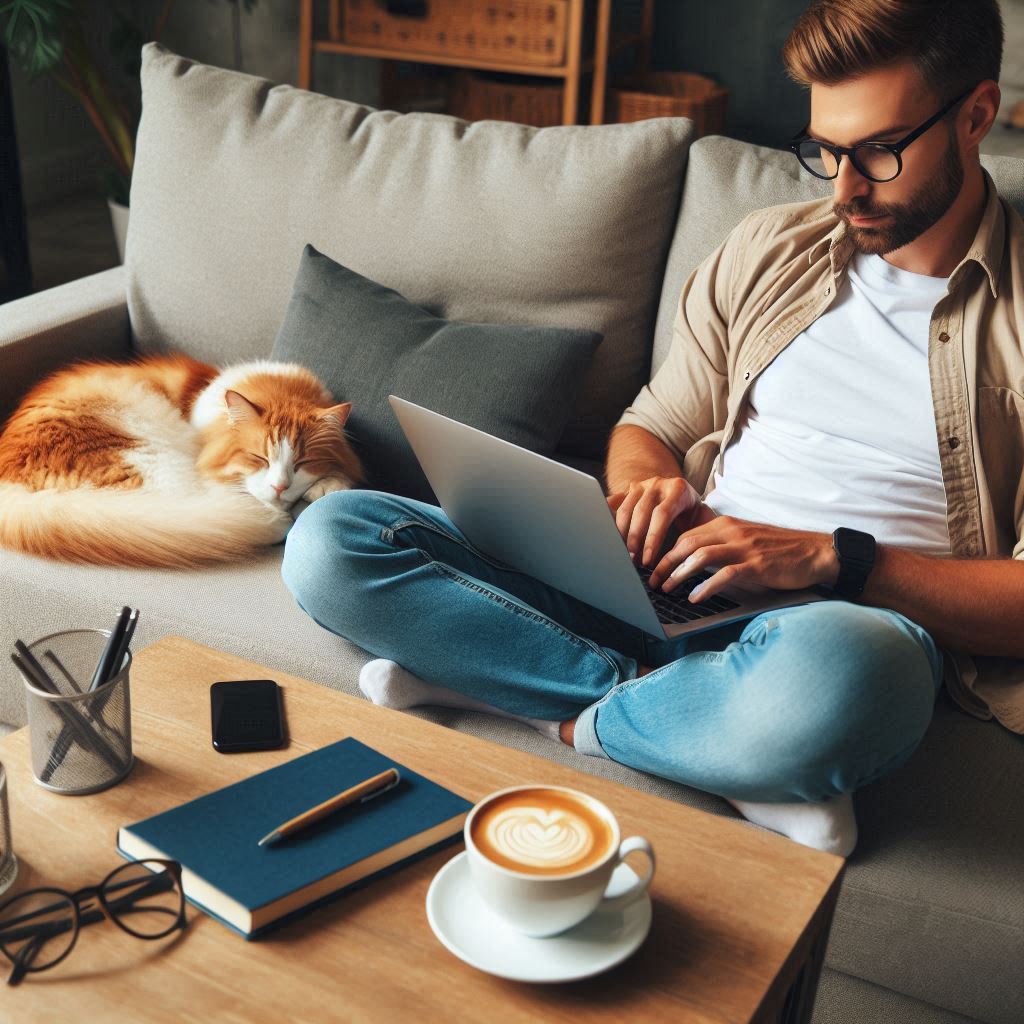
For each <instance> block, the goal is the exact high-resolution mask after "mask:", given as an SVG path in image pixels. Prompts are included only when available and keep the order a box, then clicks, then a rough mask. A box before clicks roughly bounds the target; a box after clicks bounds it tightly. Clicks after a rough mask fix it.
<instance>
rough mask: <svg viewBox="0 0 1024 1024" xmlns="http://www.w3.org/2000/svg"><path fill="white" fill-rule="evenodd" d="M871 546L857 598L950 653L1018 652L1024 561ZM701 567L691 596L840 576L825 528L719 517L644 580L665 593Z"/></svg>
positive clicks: (1023, 640)
mask: <svg viewBox="0 0 1024 1024" xmlns="http://www.w3.org/2000/svg"><path fill="white" fill-rule="evenodd" d="M875 550H876V554H875V565H874V568H873V569H872V571H871V574H870V576H868V580H867V584H866V585H865V587H864V592H863V594H861V597H860V600H861V602H863V603H864V604H871V605H876V606H878V607H881V608H891V609H893V611H897V612H900V613H901V614H903V615H906V616H907V618H909V619H913V621H914V622H916V623H918V625H920V626H923V627H924V628H925V629H927V630H928V632H929V633H930V634H931V635H932V637H933V638H934V640H935V642H936V643H937V644H939V645H940V646H942V647H946V648H948V649H949V650H952V651H964V652H966V653H969V654H982V655H985V654H988V655H996V656H1006V657H1013V658H1024V561H1021V560H1020V559H1012V558H1003V559H971V560H966V561H965V560H960V559H953V558H929V557H926V556H924V555H918V554H915V553H913V552H911V551H907V550H905V549H903V548H898V547H892V546H889V545H886V544H879V545H878V546H877V547H876V549H875ZM709 565H711V566H720V568H719V569H718V571H717V572H716V573H715V574H714V575H713V576H712V577H711V578H710V579H709V580H708V581H707V582H706V583H703V584H702V585H701V586H699V587H696V588H694V590H693V591H691V593H690V600H691V601H694V602H697V601H703V600H705V599H706V598H708V597H710V596H711V595H712V594H714V593H717V592H718V591H719V590H721V588H722V587H723V586H725V585H726V584H727V583H729V582H731V581H733V580H737V581H742V582H749V583H758V584H761V585H763V586H767V587H778V588H781V589H784V590H790V589H797V588H800V587H809V586H815V585H816V584H821V583H824V584H828V585H829V586H831V585H834V584H835V582H836V579H837V578H838V576H839V562H838V560H837V558H836V554H835V552H834V551H833V549H832V536H831V534H828V533H817V532H812V531H807V530H789V529H785V528H783V527H780V526H767V525H765V524H763V523H751V522H747V521H746V520H743V519H735V518H733V517H732V516H720V517H719V518H717V519H714V520H712V521H710V522H708V523H705V524H702V525H700V526H697V527H695V528H693V529H691V530H688V531H687V532H686V533H684V534H683V535H682V536H681V537H680V538H679V540H678V541H677V542H676V543H675V544H674V545H673V546H672V550H671V551H669V552H667V553H666V554H665V556H664V557H663V558H662V559H661V561H660V562H659V563H658V565H657V566H656V567H655V570H654V573H653V574H652V576H651V580H650V583H651V586H652V587H656V586H659V585H660V584H661V583H662V582H664V583H665V586H664V590H665V591H666V592H671V591H672V590H673V589H674V588H675V587H676V586H677V585H678V584H679V582H680V580H683V579H685V578H686V577H687V576H689V575H692V574H693V573H694V572H697V571H698V570H699V569H702V568H704V567H706V566H709Z"/></svg>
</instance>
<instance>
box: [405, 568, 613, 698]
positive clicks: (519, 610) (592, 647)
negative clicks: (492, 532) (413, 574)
mask: <svg viewBox="0 0 1024 1024" xmlns="http://www.w3.org/2000/svg"><path fill="white" fill-rule="evenodd" d="M424 558H427V556H426V555H424ZM427 564H428V565H429V566H430V567H431V568H433V569H434V571H435V572H436V573H438V574H439V575H441V576H446V577H448V579H450V580H453V581H454V582H456V583H459V584H461V585H462V586H464V587H466V588H467V589H469V590H474V591H476V592H477V593H478V594H481V595H483V596H484V597H487V598H489V599H490V600H492V601H494V602H496V603H497V604H500V605H502V606H503V607H504V608H507V609H509V610H510V611H512V612H515V613H516V614H518V615H522V616H523V617H524V618H527V619H532V620H533V621H534V622H537V623H539V624H540V625H542V626H547V627H548V628H549V629H551V630H553V631H554V632H555V633H557V634H558V635H559V636H561V637H563V638H564V639H566V640H568V641H570V642H571V643H572V644H574V645H575V646H577V647H580V648H582V649H583V650H585V651H590V652H591V653H593V654H597V655H599V656H600V657H601V658H602V659H603V660H604V661H605V663H606V664H607V665H608V667H609V668H610V669H611V670H612V672H613V674H614V676H615V678H616V680H617V679H618V678H619V676H620V674H621V673H620V671H619V666H618V665H616V664H615V662H614V661H613V660H612V659H611V658H609V657H608V655H607V654H605V652H604V651H602V650H601V648H600V647H599V646H598V645H597V644H595V643H592V642H591V641H590V640H588V639H587V638H586V637H582V636H577V635H576V634H575V633H573V632H572V631H571V630H568V629H566V628H565V627H564V626H562V625H561V624H560V623H558V622H555V620H554V619H550V618H548V616H546V615H542V614H541V613H540V612H538V611H535V610H534V609H531V608H527V607H525V606H524V605H521V604H516V603H515V602H513V601H510V600H508V598H506V597H502V596H501V594H496V593H494V591H493V590H489V589H488V588H487V587H485V586H483V585H482V584H480V583H479V582H478V581H477V580H472V579H469V578H468V577H466V576H463V575H462V574H461V573H458V572H456V571H455V570H454V569H453V568H452V567H451V566H450V565H445V563H444V562H438V561H436V560H432V559H428V560H427Z"/></svg>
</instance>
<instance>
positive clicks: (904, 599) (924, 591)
mask: <svg viewBox="0 0 1024 1024" xmlns="http://www.w3.org/2000/svg"><path fill="white" fill-rule="evenodd" d="M837 570H838V565H837ZM861 600H862V601H863V602H864V603H866V604H873V605H877V606H879V607H882V608H892V609H893V610H894V611H897V612H900V613H902V614H903V615H906V616H907V618H908V619H913V620H914V622H916V623H918V625H920V626H923V627H924V628H925V629H927V630H928V632H929V633H931V635H932V637H933V639H934V640H935V642H936V643H937V644H939V645H940V646H942V647H947V648H948V649H949V650H951V651H964V652H966V653H969V654H990V655H1002V656H1006V657H1011V658H1024V561H1021V560H1020V559H1014V558H1002V559H970V560H961V559H953V558H926V557H924V556H923V555H916V554H914V553H913V552H911V551H906V550H904V549H903V548H896V547H889V546H888V545H883V544H880V545H878V547H877V549H876V556H875V567H874V568H873V569H872V570H871V575H870V576H868V581H867V584H866V585H865V587H864V593H863V594H862V595H861Z"/></svg>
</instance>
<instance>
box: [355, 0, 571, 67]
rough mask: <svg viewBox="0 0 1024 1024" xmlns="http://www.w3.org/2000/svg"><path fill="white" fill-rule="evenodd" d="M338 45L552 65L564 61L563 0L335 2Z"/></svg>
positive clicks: (566, 12) (566, 14) (565, 11)
mask: <svg viewBox="0 0 1024 1024" xmlns="http://www.w3.org/2000/svg"><path fill="white" fill-rule="evenodd" d="M335 2H340V3H341V4H342V17H341V19H340V22H341V25H340V37H341V38H340V41H341V42H345V43H351V44H353V45H357V46H367V47H377V48H380V49H401V50H406V51H408V52H409V53H417V54H426V55H431V56H446V57H474V58H477V59H480V60H487V61H492V62H496V63H504V64H510V65H513V64H530V65H544V66H556V65H559V64H562V63H563V61H564V59H565V51H566V36H567V35H568V22H569V2H568V0H487V2H486V3H480V2H478V0H335Z"/></svg>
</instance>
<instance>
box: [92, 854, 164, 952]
mask: <svg viewBox="0 0 1024 1024" xmlns="http://www.w3.org/2000/svg"><path fill="white" fill-rule="evenodd" d="M103 895H104V897H105V899H106V901H107V909H108V910H109V911H110V913H111V914H113V915H114V916H115V917H116V918H117V919H118V921H119V922H120V923H121V924H122V925H123V926H124V927H125V928H127V929H128V931H130V932H131V933H132V934H133V935H138V936H140V937H141V938H144V939H154V938H157V937H159V936H161V935H166V934H167V933H168V932H170V931H171V930H173V928H174V927H175V925H176V924H177V923H178V919H179V917H180V915H181V908H182V895H181V890H180V889H179V888H178V883H177V880H176V879H175V877H174V876H173V875H172V874H170V873H169V872H168V871H167V869H166V868H165V867H164V866H163V865H162V864H159V863H157V862H153V861H139V862H138V863H130V864H125V866H124V867H123V868H120V869H119V870H117V871H116V872H115V873H114V874H112V875H111V876H110V877H109V878H108V879H107V881H106V883H105V884H104V886H103Z"/></svg>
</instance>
